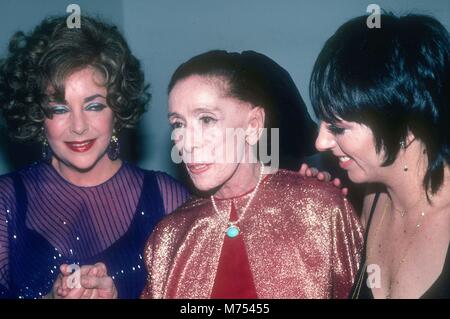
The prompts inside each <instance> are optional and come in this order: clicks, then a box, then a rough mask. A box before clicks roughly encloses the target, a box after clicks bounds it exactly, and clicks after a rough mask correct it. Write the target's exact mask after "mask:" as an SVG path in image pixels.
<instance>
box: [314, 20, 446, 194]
mask: <svg viewBox="0 0 450 319" xmlns="http://www.w3.org/2000/svg"><path fill="white" fill-rule="evenodd" d="M367 17H368V16H361V17H357V18H354V19H352V20H350V21H348V22H346V23H345V24H343V25H342V26H341V27H340V28H339V29H338V30H337V31H336V33H335V34H334V35H333V36H332V37H331V38H330V39H328V41H327V42H326V43H325V46H324V47H323V49H322V51H321V52H320V54H319V56H318V58H317V60H316V63H315V65H314V68H313V72H312V75H311V81H310V87H309V90H310V96H311V102H312V105H313V108H314V111H315V113H316V115H317V117H318V118H319V119H321V120H323V121H326V122H329V123H336V122H338V121H339V120H340V119H343V120H346V121H354V122H358V123H361V124H364V125H366V126H368V127H369V128H370V129H371V130H372V132H373V134H374V138H375V145H376V150H377V152H378V153H379V152H380V151H381V150H383V151H384V152H385V159H384V163H383V166H388V165H390V164H392V163H393V162H394V160H395V158H396V157H397V154H398V152H399V150H400V142H401V141H404V140H405V138H406V136H407V135H408V132H412V133H413V134H414V136H415V137H416V138H417V139H419V140H420V141H421V142H422V143H423V144H424V145H425V148H426V154H427V157H428V167H427V171H426V175H425V177H424V180H423V186H424V188H425V189H426V190H427V191H428V190H431V192H432V193H435V192H437V191H438V189H439V188H440V186H441V185H442V183H443V178H444V168H445V166H446V165H448V164H449V159H450V146H449V135H450V134H449V131H450V117H449V107H450V36H449V32H448V31H447V30H446V28H445V27H444V26H443V25H442V24H441V23H439V22H438V21H437V20H436V19H434V18H432V17H430V16H425V15H412V14H411V15H406V16H401V17H397V16H395V15H393V14H381V28H378V29H377V28H373V29H370V28H368V27H367V25H366V20H367Z"/></svg>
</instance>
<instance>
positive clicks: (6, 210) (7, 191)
mask: <svg viewBox="0 0 450 319" xmlns="http://www.w3.org/2000/svg"><path fill="white" fill-rule="evenodd" d="M15 206H16V203H15V200H14V186H13V183H12V180H11V178H9V177H7V176H2V177H0V298H11V297H13V296H10V294H9V238H8V228H9V227H10V224H11V223H10V221H11V217H12V216H13V214H14V213H15Z"/></svg>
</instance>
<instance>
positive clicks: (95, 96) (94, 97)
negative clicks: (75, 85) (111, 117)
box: [84, 94, 106, 103]
mask: <svg viewBox="0 0 450 319" xmlns="http://www.w3.org/2000/svg"><path fill="white" fill-rule="evenodd" d="M98 97H102V98H104V99H106V97H104V96H103V95H101V94H94V95H91V96H88V97H86V98H84V103H87V102H90V101H92V100H95V99H96V98H98Z"/></svg>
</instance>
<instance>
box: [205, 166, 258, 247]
mask: <svg viewBox="0 0 450 319" xmlns="http://www.w3.org/2000/svg"><path fill="white" fill-rule="evenodd" d="M259 164H260V165H261V167H260V171H259V178H258V182H257V183H256V186H255V188H254V189H253V191H252V193H251V194H250V198H249V199H248V201H247V204H246V205H245V206H244V209H243V210H242V213H241V216H239V218H238V219H237V220H236V221H233V222H232V221H224V222H225V223H226V224H227V225H228V227H227V228H226V230H225V233H226V234H227V236H228V237H230V238H234V237H236V236H237V235H239V233H240V229H239V227H238V226H237V224H238V223H239V222H240V221H241V219H242V218H243V217H244V215H245V212H246V211H247V209H248V207H249V206H250V203H251V202H252V200H253V198H254V197H255V195H256V193H257V192H258V188H259V185H260V184H261V181H262V178H263V173H264V164H263V163H262V162H259ZM211 202H212V205H213V207H214V211H215V212H216V213H217V215H218V216H219V217H220V218H221V219H223V218H222V215H226V212H221V211H219V209H218V208H217V205H216V201H215V200H214V196H213V195H211Z"/></svg>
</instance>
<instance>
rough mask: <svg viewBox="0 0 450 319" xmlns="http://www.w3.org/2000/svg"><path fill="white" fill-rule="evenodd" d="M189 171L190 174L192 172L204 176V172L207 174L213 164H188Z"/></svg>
mask: <svg viewBox="0 0 450 319" xmlns="http://www.w3.org/2000/svg"><path fill="white" fill-rule="evenodd" d="M186 167H187V169H188V170H189V172H191V173H192V174H195V175H198V174H202V173H204V172H206V171H207V170H208V169H209V168H210V167H211V164H210V163H198V164H193V163H190V164H186Z"/></svg>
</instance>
